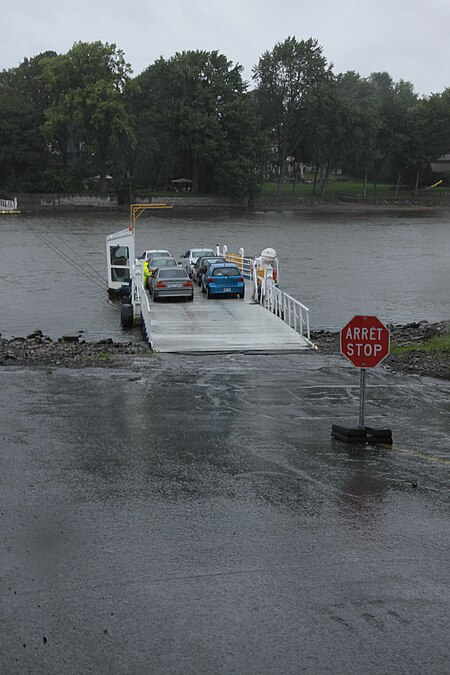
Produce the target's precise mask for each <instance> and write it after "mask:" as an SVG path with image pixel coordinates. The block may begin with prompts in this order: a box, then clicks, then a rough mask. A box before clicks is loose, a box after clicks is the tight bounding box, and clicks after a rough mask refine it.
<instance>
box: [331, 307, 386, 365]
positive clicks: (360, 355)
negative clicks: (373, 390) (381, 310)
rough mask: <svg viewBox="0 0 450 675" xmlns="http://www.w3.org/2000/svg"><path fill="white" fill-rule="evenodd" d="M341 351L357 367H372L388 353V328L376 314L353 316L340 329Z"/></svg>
mask: <svg viewBox="0 0 450 675" xmlns="http://www.w3.org/2000/svg"><path fill="white" fill-rule="evenodd" d="M341 352H342V353H343V355H344V356H346V357H347V358H348V359H349V360H350V361H351V362H352V363H353V365H354V366H356V367H357V368H374V367H375V366H376V365H377V364H378V363H380V361H382V360H383V359H384V358H385V357H386V356H387V355H388V354H389V330H388V329H387V328H386V326H385V325H384V324H383V323H381V321H380V320H379V319H378V317H376V316H354V317H353V319H352V320H351V321H349V322H348V324H347V325H346V326H344V328H343V329H342V330H341Z"/></svg>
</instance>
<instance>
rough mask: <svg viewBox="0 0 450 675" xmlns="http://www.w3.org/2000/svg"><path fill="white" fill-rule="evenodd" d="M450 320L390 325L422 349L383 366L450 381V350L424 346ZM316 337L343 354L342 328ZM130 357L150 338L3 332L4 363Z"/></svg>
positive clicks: (144, 353) (95, 363) (397, 336)
mask: <svg viewBox="0 0 450 675" xmlns="http://www.w3.org/2000/svg"><path fill="white" fill-rule="evenodd" d="M449 323H450V322H448V321H441V322H439V323H429V322H428V321H419V322H417V323H409V324H405V325H389V326H388V327H389V329H390V331H391V343H392V344H395V345H397V346H399V347H401V346H409V347H414V345H418V348H417V349H415V348H413V349H411V350H410V351H407V352H404V353H401V354H397V353H391V354H390V355H389V356H388V357H387V358H386V359H385V360H384V362H383V367H384V368H389V369H391V370H394V371H398V372H403V373H410V374H417V375H424V376H428V377H437V378H440V379H445V380H449V379H450V353H449V352H442V351H441V352H438V351H424V350H423V349H420V348H419V345H420V344H423V343H424V342H426V341H427V340H428V339H430V338H432V337H435V336H436V335H443V334H448V332H449ZM311 339H312V341H313V342H314V344H315V345H316V346H317V348H318V352H319V353H320V352H322V353H326V354H336V355H339V356H340V349H339V332H337V331H336V332H333V331H322V330H319V331H314V332H312V333H311ZM130 357H135V358H136V357H139V358H150V359H152V358H154V354H153V353H152V352H151V351H150V350H149V348H148V345H147V344H146V343H144V342H139V343H132V342H114V341H113V340H112V339H111V338H107V339H103V340H98V341H96V342H87V341H86V340H84V339H82V338H81V337H80V336H79V335H65V336H62V337H61V338H59V339H58V340H52V339H51V338H50V337H48V336H46V335H43V333H42V331H40V330H36V331H34V332H33V333H31V334H29V335H28V336H27V337H13V338H10V339H7V338H2V337H1V335H0V366H44V367H51V368H54V367H63V368H64V367H66V368H83V367H103V368H112V367H117V366H126V365H129V364H130V360H131V359H130ZM340 358H344V357H341V356H340Z"/></svg>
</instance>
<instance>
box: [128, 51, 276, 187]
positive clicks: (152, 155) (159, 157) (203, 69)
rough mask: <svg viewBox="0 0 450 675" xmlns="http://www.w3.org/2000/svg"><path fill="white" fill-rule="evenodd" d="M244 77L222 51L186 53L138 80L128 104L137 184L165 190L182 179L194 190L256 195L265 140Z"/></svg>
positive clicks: (159, 64) (160, 63)
mask: <svg viewBox="0 0 450 675" xmlns="http://www.w3.org/2000/svg"><path fill="white" fill-rule="evenodd" d="M241 71H242V68H241V67H240V66H237V65H233V64H232V63H231V62H230V61H228V60H227V59H226V57H225V56H223V55H222V54H219V53H218V52H204V51H195V52H194V51H189V52H182V53H178V54H175V56H174V57H172V58H171V59H169V60H168V61H166V60H164V59H162V58H161V59H159V60H158V61H156V62H155V63H154V64H153V65H152V66H150V67H149V68H148V69H147V70H146V71H144V73H142V74H141V75H140V76H139V77H138V78H136V79H137V85H138V87H137V88H134V89H133V91H130V105H131V109H132V110H133V112H134V115H135V117H136V120H137V136H138V143H137V147H136V151H135V153H134V167H135V175H136V177H137V179H138V180H139V182H145V178H147V182H151V184H154V185H162V186H164V185H168V184H170V181H171V180H172V179H176V178H180V177H184V178H190V179H191V180H192V191H193V192H199V191H201V192H219V193H220V192H221V193H224V194H230V195H236V196H244V195H249V194H251V193H253V191H254V190H255V189H257V187H258V186H259V183H260V179H261V175H262V158H261V153H260V147H261V146H262V145H263V143H264V139H263V136H262V133H261V125H260V121H259V118H258V116H257V114H256V110H255V107H254V104H253V100H252V99H251V97H249V96H248V94H247V93H246V85H245V84H244V82H243V80H242V77H241Z"/></svg>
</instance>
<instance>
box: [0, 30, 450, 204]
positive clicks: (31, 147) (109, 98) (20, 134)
mask: <svg viewBox="0 0 450 675" xmlns="http://www.w3.org/2000/svg"><path fill="white" fill-rule="evenodd" d="M253 75H254V80H255V83H256V88H255V89H254V90H253V91H251V92H249V91H248V87H247V84H246V83H244V81H243V80H242V67H241V66H239V65H236V64H233V63H232V62H231V61H229V60H228V59H227V58H226V56H224V55H223V54H220V53H219V52H217V51H211V52H207V51H186V52H181V53H176V54H175V55H174V56H173V57H171V58H169V59H163V58H160V59H158V60H157V61H155V62H154V63H153V64H152V65H150V66H149V67H148V68H147V69H146V70H145V71H144V72H143V73H141V74H140V75H139V76H138V77H136V78H131V70H130V66H129V64H127V63H126V61H125V58H124V54H123V52H122V51H121V50H120V49H118V48H117V47H116V45H114V44H108V43H106V44H103V43H101V42H92V43H83V42H77V43H75V44H74V45H73V47H72V48H71V49H70V50H69V51H68V52H67V53H66V54H61V55H57V54H56V53H55V52H45V53H43V54H40V55H38V56H36V57H34V58H32V59H25V60H24V61H23V63H21V64H20V65H19V66H18V67H17V68H12V69H10V70H6V71H3V72H1V73H0V119H1V125H0V189H1V190H2V191H3V192H17V191H42V192H46V191H56V192H62V191H80V190H87V189H88V188H89V185H90V184H89V178H90V177H92V176H94V175H100V177H101V180H100V189H102V190H106V187H107V185H106V176H107V175H111V176H112V177H113V185H114V188H115V190H116V193H117V195H118V197H119V199H120V200H121V201H122V202H125V201H127V199H129V196H130V191H131V185H132V184H133V186H137V185H141V186H144V187H148V188H149V189H151V190H152V191H153V190H154V189H155V188H158V189H159V190H162V189H169V188H170V184H171V181H172V180H173V179H176V178H181V177H183V178H188V179H190V180H191V181H192V192H194V193H196V192H201V193H202V194H207V193H218V194H225V195H232V196H236V197H249V198H251V197H252V196H253V195H255V194H257V193H259V192H260V190H261V188H262V185H263V177H267V176H275V177H277V178H278V183H277V185H276V190H277V194H281V193H282V192H283V188H284V185H285V182H286V184H287V181H288V178H289V179H290V178H291V176H292V172H293V174H294V176H295V181H294V182H293V183H292V187H293V190H292V192H294V189H295V192H296V193H297V194H298V195H303V196H305V195H306V196H313V195H320V196H327V195H328V196H329V195H331V194H333V191H339V192H340V191H342V192H351V193H354V194H362V195H363V196H365V195H366V190H367V181H368V179H371V180H372V181H373V194H374V195H376V196H379V195H382V194H384V193H385V194H386V195H388V196H389V197H392V196H393V195H392V190H390V191H389V192H387V186H386V185H381V184H378V182H379V181H383V182H384V183H388V184H389V185H391V184H392V183H394V184H395V185H394V189H395V190H396V195H399V194H400V193H401V190H402V188H401V186H402V185H407V186H408V187H409V188H411V187H414V186H415V190H416V191H417V189H418V186H419V182H420V179H423V177H424V176H428V178H429V179H430V182H431V180H432V177H431V173H430V168H429V167H430V162H431V161H432V160H434V159H436V158H437V157H439V156H440V155H443V154H446V153H448V152H449V150H450V88H449V89H446V90H445V91H443V92H442V93H437V94H433V95H432V96H430V97H427V98H422V99H419V97H418V96H417V94H416V93H415V92H414V88H413V86H412V84H411V83H409V82H405V81H403V80H400V81H399V82H394V81H393V79H392V77H391V76H390V75H389V73H386V72H382V73H372V74H371V75H370V77H368V78H362V77H361V76H360V75H359V74H358V73H355V72H353V71H349V72H347V73H343V74H338V75H334V74H333V72H332V65H331V64H329V63H328V62H327V59H326V58H325V57H324V55H323V50H322V47H321V46H320V45H319V44H318V42H317V40H314V39H312V38H310V39H308V40H301V41H298V40H297V39H296V38H295V37H288V38H287V39H286V40H284V41H283V42H279V43H277V44H276V45H275V46H274V47H273V49H272V50H270V51H265V52H264V53H263V54H262V56H261V58H260V59H259V61H258V63H257V65H255V67H254V69H253ZM288 164H289V167H290V171H291V174H290V175H289V176H288V173H287V168H288ZM305 165H306V166H308V167H309V170H311V171H312V174H311V175H312V184H311V185H306V184H304V183H297V179H298V178H299V177H300V174H301V167H304V166H305ZM333 168H341V169H343V170H344V171H345V172H346V173H347V174H349V175H352V176H355V177H358V178H360V179H361V180H360V181H355V182H353V183H352V182H349V183H346V184H339V183H338V181H336V182H334V181H333V180H332V181H331V182H330V177H331V176H332V170H333ZM286 176H288V178H286ZM269 185H270V188H269V186H268V184H266V185H265V186H264V187H263V193H264V192H265V191H267V190H269V189H272V187H273V184H269ZM395 186H396V187H395ZM287 198H289V195H287Z"/></svg>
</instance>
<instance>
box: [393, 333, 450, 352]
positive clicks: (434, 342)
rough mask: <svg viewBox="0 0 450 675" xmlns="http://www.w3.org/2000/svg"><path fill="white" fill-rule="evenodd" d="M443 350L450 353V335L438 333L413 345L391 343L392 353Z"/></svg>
mask: <svg viewBox="0 0 450 675" xmlns="http://www.w3.org/2000/svg"><path fill="white" fill-rule="evenodd" d="M415 351H420V352H441V353H444V354H448V353H450V335H436V336H435V337H433V338H430V339H429V340H427V341H426V342H418V343H414V344H411V345H397V344H395V343H393V344H391V352H392V354H398V355H400V354H405V353H408V352H415Z"/></svg>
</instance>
